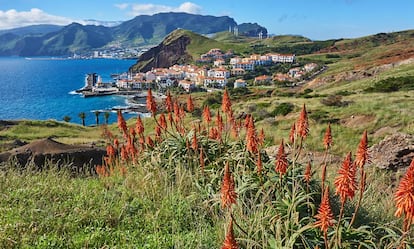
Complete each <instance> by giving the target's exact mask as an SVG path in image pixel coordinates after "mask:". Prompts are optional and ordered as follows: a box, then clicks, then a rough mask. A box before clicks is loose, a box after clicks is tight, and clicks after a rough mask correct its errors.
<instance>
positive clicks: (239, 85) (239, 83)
mask: <svg viewBox="0 0 414 249" xmlns="http://www.w3.org/2000/svg"><path fill="white" fill-rule="evenodd" d="M246 85H247V84H246V81H245V80H243V79H238V80H236V81H235V82H234V86H233V87H234V88H245V87H246Z"/></svg>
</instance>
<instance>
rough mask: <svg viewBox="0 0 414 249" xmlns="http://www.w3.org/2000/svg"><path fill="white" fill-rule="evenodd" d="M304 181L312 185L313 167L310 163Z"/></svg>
mask: <svg viewBox="0 0 414 249" xmlns="http://www.w3.org/2000/svg"><path fill="white" fill-rule="evenodd" d="M303 178H304V180H305V182H306V183H308V184H309V183H310V181H311V178H312V165H311V163H310V162H308V164H307V165H306V169H305V174H304V176H303Z"/></svg>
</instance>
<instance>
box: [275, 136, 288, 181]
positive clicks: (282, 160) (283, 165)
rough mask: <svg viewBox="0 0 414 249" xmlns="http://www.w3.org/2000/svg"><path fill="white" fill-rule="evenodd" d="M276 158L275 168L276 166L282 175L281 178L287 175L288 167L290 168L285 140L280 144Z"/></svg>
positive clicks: (276, 169)
mask: <svg viewBox="0 0 414 249" xmlns="http://www.w3.org/2000/svg"><path fill="white" fill-rule="evenodd" d="M276 158H277V160H276V162H275V166H276V167H275V171H276V172H278V173H279V174H280V176H282V175H284V174H286V170H287V166H288V161H287V158H286V153H285V145H284V143H283V139H282V141H281V142H280V145H279V149H278V151H277V156H276Z"/></svg>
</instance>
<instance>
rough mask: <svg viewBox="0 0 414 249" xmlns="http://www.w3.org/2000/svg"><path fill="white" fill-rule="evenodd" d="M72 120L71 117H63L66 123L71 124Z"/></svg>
mask: <svg viewBox="0 0 414 249" xmlns="http://www.w3.org/2000/svg"><path fill="white" fill-rule="evenodd" d="M71 119H72V118H71V117H69V116H64V117H63V121H65V122H68V123H69V122H70V120H71Z"/></svg>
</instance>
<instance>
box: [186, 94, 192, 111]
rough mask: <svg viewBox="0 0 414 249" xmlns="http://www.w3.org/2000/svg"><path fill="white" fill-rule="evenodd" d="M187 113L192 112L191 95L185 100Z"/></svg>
mask: <svg viewBox="0 0 414 249" xmlns="http://www.w3.org/2000/svg"><path fill="white" fill-rule="evenodd" d="M187 111H188V112H193V111H194V103H193V99H192V98H191V95H188V98H187Z"/></svg>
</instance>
